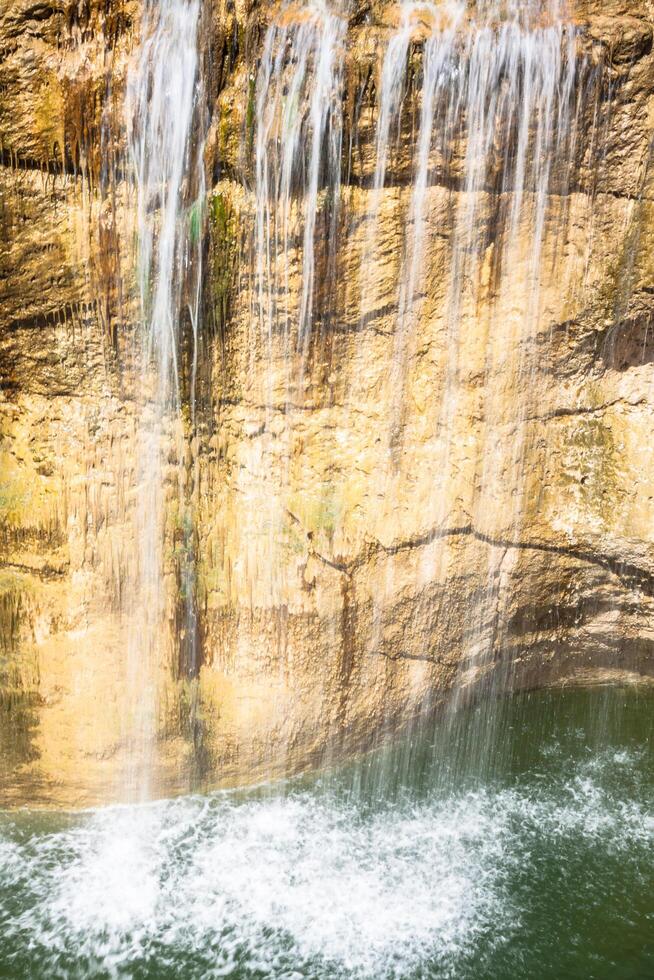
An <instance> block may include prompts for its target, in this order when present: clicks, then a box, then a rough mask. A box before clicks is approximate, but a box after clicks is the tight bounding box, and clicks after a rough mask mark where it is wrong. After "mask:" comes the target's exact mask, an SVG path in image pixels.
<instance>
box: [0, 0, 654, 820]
mask: <svg viewBox="0 0 654 980" xmlns="http://www.w3.org/2000/svg"><path fill="white" fill-rule="evenodd" d="M203 16H204V21H203V25H202V32H201V34H202V40H203V45H204V48H203V58H204V62H203V63H204V69H203V70H204V71H205V73H206V77H205V82H206V85H205V88H206V92H207V100H208V109H207V113H208V116H207V118H208V132H207V140H206V172H207V178H208V187H209V192H208V199H207V201H206V207H205V209H204V213H205V220H204V234H205V237H206V249H205V262H206V265H205V275H204V315H203V325H202V331H201V334H202V343H201V349H200V351H199V358H198V371H197V378H196V379H195V385H194V386H192V384H191V369H190V364H191V355H190V347H189V344H188V343H186V342H185V344H184V349H183V350H182V352H181V362H182V364H183V366H184V370H183V372H182V373H183V378H182V385H181V387H182V409H181V412H180V414H179V417H177V418H173V419H171V420H170V425H169V430H170V431H169V436H170V439H169V442H170V448H169V451H168V454H167V464H166V468H165V473H164V476H165V485H166V501H167V506H166V512H165V514H163V515H162V521H161V524H162V526H161V534H162V536H163V537H164V539H165V542H166V544H165V548H164V553H165V554H164V567H163V569H162V575H163V580H164V582H165V587H166V591H167V597H168V598H167V618H166V623H165V624H164V626H165V628H163V629H162V644H161V657H160V664H159V669H158V671H157V674H156V676H154V677H153V678H152V683H153V684H154V685H155V686H156V689H157V690H158V692H159V698H158V705H159V718H158V736H157V753H156V778H155V779H154V782H153V786H152V791H153V792H168V791H171V790H173V789H180V788H184V787H186V786H188V785H208V784H216V783H231V782H235V781H249V780H254V779H258V778H261V777H262V776H264V775H268V774H273V775H275V774H279V773H281V772H283V771H294V770H297V769H298V768H301V767H302V766H304V765H307V764H320V763H323V762H325V761H329V760H331V759H332V758H333V757H334V755H335V754H336V753H339V752H343V751H351V750H353V749H354V748H359V747H365V746H367V745H369V744H370V743H371V741H372V740H373V739H374V738H375V737H376V736H377V735H378V734H379V733H380V732H382V731H384V730H385V729H387V728H395V727H398V726H400V725H402V724H403V723H405V722H406V721H407V720H408V719H410V718H412V717H414V716H416V715H418V714H421V713H422V714H425V713H428V712H429V711H430V710H431V709H433V708H436V707H437V706H438V705H439V704H442V703H444V702H445V701H447V700H448V698H450V697H451V692H452V690H456V691H457V692H466V693H471V692H472V693H475V692H477V693H478V692H480V691H481V692H486V694H489V693H490V692H491V690H495V691H497V690H502V689H504V688H505V687H509V686H512V685H515V686H524V685H530V686H531V685H541V684H549V683H561V682H567V681H572V680H575V679H581V680H589V679H592V678H593V677H602V678H609V677H615V676H621V677H625V676H629V677H646V676H648V675H650V674H651V673H652V666H653V660H652V657H651V650H652V644H653V643H654V545H653V541H652V533H653V528H654V457H653V456H652V453H651V451H650V446H651V438H652V437H651V432H652V420H653V412H654V405H653V398H654V394H653V387H652V381H653V371H654V330H653V328H652V324H651V318H652V311H653V302H652V297H653V296H654V211H653V209H654V195H653V191H652V189H653V186H654V185H653V183H652V181H653V179H654V175H653V173H652V166H651V138H652V130H653V126H654V114H653V113H654V55H653V54H652V25H653V23H654V15H653V12H652V10H651V9H650V6H649V4H638V3H635V2H634V3H632V2H628V3H623V4H619V3H611V4H608V5H607V4H605V3H603V4H594V3H587V4H583V3H580V4H578V5H577V7H576V8H575V9H574V10H573V11H572V13H571V18H572V19H573V20H574V22H575V23H576V24H577V25H578V28H579V36H578V40H577V42H576V44H577V56H578V58H579V59H580V60H581V59H583V60H584V64H585V65H586V66H587V69H586V70H587V75H586V87H585V90H584V98H583V100H582V101H581V102H580V109H579V113H580V115H579V122H578V138H577V143H576V145H575V148H574V153H573V154H572V166H571V171H570V173H569V175H568V183H567V187H566V192H565V193H560V192H557V193H552V194H551V196H550V198H549V199H548V201H547V206H546V208H545V211H544V214H545V225H544V229H543V245H542V254H540V256H539V269H540V273H539V275H540V281H541V287H540V290H539V293H538V315H536V316H534V315H531V314H530V307H529V304H530V302H532V299H533V294H532V293H531V292H530V290H529V289H527V288H526V286H525V284H526V283H527V282H529V275H528V269H527V266H528V262H529V257H530V254H531V252H530V249H531V245H530V242H531V241H532V239H533V234H534V232H533V228H530V227H529V225H528V223H526V224H523V225H521V226H519V227H518V228H517V230H516V243H515V247H514V249H513V252H512V265H511V267H510V268H508V269H507V268H501V262H500V261H499V258H498V257H499V255H500V253H501V250H502V248H503V247H504V245H503V236H506V227H505V225H503V224H502V222H503V220H504V219H503V217H502V215H504V214H505V213H506V212H507V211H508V210H510V201H511V195H512V193H513V190H512V188H510V187H509V188H502V187H501V186H499V185H498V184H497V183H494V182H493V181H491V180H489V182H488V186H487V187H486V188H485V190H484V192H483V194H481V195H480V197H479V201H478V205H477V207H478V211H477V220H478V229H479V238H478V239H475V241H476V247H477V248H478V249H479V256H480V261H479V263H478V268H477V270H476V274H475V275H476V278H475V281H474V282H472V283H471V284H470V286H469V288H468V289H467V292H466V293H465V295H464V298H463V300H462V305H461V308H460V314H459V315H458V316H457V318H456V336H453V333H452V324H451V323H450V321H449V320H448V314H447V309H448V302H449V300H448V297H449V296H450V295H451V288H452V284H451V272H452V269H453V235H454V222H455V218H456V215H457V213H460V212H461V208H462V207H463V206H464V205H465V195H466V193H468V192H467V190H466V186H465V181H464V180H463V174H464V171H463V166H464V161H463V156H462V155H459V156H458V157H457V155H456V153H455V154H453V159H452V162H451V165H450V166H449V168H448V170H447V179H445V178H444V177H443V176H442V175H441V177H439V176H438V169H437V168H436V176H435V177H434V178H433V179H432V180H431V181H430V183H429V186H428V188H427V190H426V197H425V205H424V207H425V214H426V215H427V216H428V219H427V226H428V228H429V229H430V230H429V233H428V235H427V238H426V242H425V249H424V257H423V260H422V263H423V275H422V280H421V281H423V282H424V287H423V292H422V294H421V301H420V312H419V320H418V323H417V324H415V325H414V327H413V329H412V331H411V332H410V334H408V335H407V336H408V340H407V343H406V345H405V346H404V347H402V348H401V350H400V349H399V348H398V329H397V306H398V288H399V287H398V284H399V283H400V281H401V279H402V275H403V272H402V269H403V262H404V258H403V256H404V255H405V250H406V242H407V240H408V235H410V234H411V225H410V213H411V210H410V209H411V194H412V174H413V167H414V153H413V150H412V147H414V146H415V132H416V126H417V122H416V120H418V119H419V112H420V104H421V103H420V84H419V83H420V73H421V64H422V61H421V58H422V54H421V52H422V46H421V45H422V40H424V39H421V38H420V37H419V36H416V38H415V40H414V42H413V45H412V47H411V49H410V52H409V56H408V75H407V79H408V81H407V85H406V92H405V95H404V108H403V114H402V117H401V119H402V123H401V126H400V128H399V132H398V137H397V139H396V140H395V141H394V144H393V152H392V154H391V155H390V157H389V162H388V167H387V173H386V180H385V183H384V187H383V190H382V191H381V194H380V195H379V197H378V200H376V202H375V203H374V208H376V215H377V219H376V231H375V236H376V238H375V247H374V249H373V250H372V254H369V253H370V250H369V227H370V214H371V211H372V210H373V206H372V204H371V200H372V198H371V195H373V193H374V191H373V190H372V188H371V183H372V180H373V176H374V173H375V160H376V157H375V139H376V136H375V134H376V127H377V124H378V117H379V112H380V107H379V103H378V99H379V90H380V85H381V80H380V72H381V63H382V62H381V59H382V57H383V52H384V50H385V47H386V44H387V43H388V39H389V37H390V36H391V35H392V32H393V30H394V29H395V26H396V24H397V11H396V10H395V9H394V8H393V7H391V6H389V5H382V4H373V5H372V6H370V7H368V6H366V7H365V9H364V8H363V7H361V6H359V7H357V8H356V9H354V10H353V11H352V12H351V14H350V16H349V19H348V23H347V31H346V43H345V47H344V50H343V53H342V56H343V64H344V69H343V120H344V123H343V149H342V159H343V166H342V170H341V180H342V183H341V189H340V209H339V212H338V213H339V218H338V220H339V226H338V230H337V238H336V240H337V243H338V248H337V250H336V258H335V260H333V259H332V257H331V256H330V251H329V249H328V248H322V247H321V245H320V243H321V242H322V243H324V242H327V241H328V240H329V234H330V232H329V230H328V227H327V226H328V218H329V215H330V213H331V212H330V207H329V206H328V205H327V204H325V202H324V200H323V199H322V198H321V202H320V204H319V209H318V221H319V228H318V234H317V238H316V241H317V242H318V246H317V248H316V278H315V282H316V286H315V290H314V295H313V305H312V323H313V329H312V333H311V338H310V341H309V342H308V344H307V345H305V346H303V347H302V348H298V347H297V346H294V345H293V344H292V343H289V340H288V332H285V331H284V330H283V329H275V330H273V331H271V333H270V335H267V334H266V333H265V332H262V331H261V329H260V312H259V308H258V305H257V304H258V302H259V300H258V292H257V291H258V285H257V264H256V261H255V257H254V249H255V242H256V235H255V223H256V206H257V204H256V180H257V175H256V163H255V157H256V127H255V123H256V104H255V103H256V73H257V67H258V64H259V61H260V58H261V54H262V49H263V44H264V37H265V31H266V27H267V25H268V23H269V22H270V21H271V20H272V19H274V18H275V17H278V16H284V15H280V13H279V10H278V9H277V8H273V7H272V6H267V5H263V6H256V5H255V6H253V7H251V8H246V7H245V6H243V5H239V4H237V5H236V7H232V5H222V4H220V3H218V2H215V3H213V4H207V5H205V11H204V15H203ZM139 24H140V7H139V4H138V3H135V2H134V3H124V4H113V3H111V4H104V3H96V2H94V0H89V2H88V3H84V4H78V3H68V2H65V0H61V2H57V3H48V4H39V3H34V2H27V0H12V2H9V3H8V4H5V8H4V12H3V13H1V14H0V50H1V51H2V54H3V58H2V64H1V65H0V141H1V147H2V167H1V168H0V193H1V195H2V196H1V208H2V212H1V213H2V225H1V239H0V315H1V319H2V328H1V332H0V377H1V384H2V400H1V401H0V433H1V436H2V445H1V448H0V466H1V470H0V548H1V550H0V785H1V786H2V792H3V798H4V799H5V800H6V801H8V802H12V803H13V802H19V801H23V800H25V799H28V800H30V801H32V802H34V801H35V800H38V801H43V802H48V803H50V802H61V803H65V804H68V805H71V804H72V805H80V804H84V803H88V802H91V801H94V800H97V799H108V798H114V797H116V796H120V795H121V786H122V775H123V773H124V771H125V767H126V766H127V764H128V762H127V758H128V755H129V746H130V737H129V718H128V717H127V718H126V710H125V703H126V686H127V685H128V683H129V680H128V678H129V665H128V664H127V663H126V648H127V634H128V632H129V629H130V623H132V622H133V618H134V612H135V605H136V604H137V603H138V596H136V595H135V582H136V580H137V576H136V572H135V569H136V566H137V563H138V531H139V528H138V520H137V513H136V511H137V508H136V500H137V496H138V485H137V484H138V465H137V463H138V459H137V456H138V452H139V449H138V446H139V443H138V428H139V425H140V424H141V421H142V418H143V411H144V408H143V405H144V403H145V404H146V409H145V410H147V397H146V396H147V391H148V379H143V378H142V377H141V375H140V372H139V367H138V365H139V358H138V356H137V349H138V332H139V315H140V314H139V308H138V301H137V295H136V288H135V281H134V271H133V270H134V262H135V257H134V248H133V237H134V224H133V223H134V217H133V212H134V191H133V188H132V187H131V186H130V183H129V180H128V177H129V161H128V160H127V157H126V153H125V145H124V140H125V126H124V115H123V95H124V86H125V74H126V71H127V68H128V64H129V59H130V57H132V56H133V53H134V51H135V50H136V49H137V46H138V43H139V38H138V32H139ZM294 234H295V238H294V239H293V241H294V242H295V244H294V245H293V247H292V248H291V250H290V251H289V262H288V266H287V280H286V282H285V283H284V287H283V289H282V287H281V286H280V287H279V289H280V292H279V294H278V295H276V297H275V302H278V303H280V305H281V299H282V298H283V299H284V302H285V303H286V304H287V308H288V309H289V310H290V314H289V322H291V323H293V322H296V321H297V317H298V309H299V304H300V295H301V292H302V260H301V235H298V234H297V233H294ZM367 236H368V237H367ZM480 242H481V243H482V245H483V247H482V245H480V244H479V243H480ZM367 250H368V251H367ZM333 261H335V265H334V264H332V265H330V263H331V262H333ZM280 297H281V298H280ZM398 351H399V353H398ZM453 351H455V352H456V360H453ZM398 364H400V365H401V370H400V372H399V374H398ZM192 389H193V390H192ZM180 446H183V449H182V450H181V451H180V448H179V447H180ZM180 487H181V490H180ZM187 525H188V526H187ZM189 541H191V542H192V548H191V552H192V554H190V556H189V545H188V542H189ZM189 561H191V562H192V563H193V567H194V569H195V574H194V577H193V585H192V588H193V592H194V596H193V607H194V609H195V610H196V611H197V617H198V625H197V636H198V638H199V645H200V656H199V661H198V663H197V664H195V665H194V667H193V669H192V670H191V669H190V667H189V662H188V659H187V657H186V655H185V653H184V649H185V642H186V641H185V630H186V629H187V626H186V624H185V622H184V618H183V615H182V612H181V611H180V610H181V609H182V606H183V603H182V600H181V598H180V596H181V594H182V593H183V592H184V589H186V588H187V587H188V586H187V585H185V584H184V581H183V579H184V576H183V574H182V572H183V569H184V568H185V567H186V564H187V563H188V562H189ZM184 598H185V600H186V599H187V598H188V597H186V596H185V597H184Z"/></svg>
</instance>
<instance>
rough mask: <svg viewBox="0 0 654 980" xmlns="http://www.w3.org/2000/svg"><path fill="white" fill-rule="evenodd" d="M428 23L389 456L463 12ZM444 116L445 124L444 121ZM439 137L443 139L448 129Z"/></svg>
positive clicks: (456, 9)
mask: <svg viewBox="0 0 654 980" xmlns="http://www.w3.org/2000/svg"><path fill="white" fill-rule="evenodd" d="M427 9H429V10H430V11H431V12H432V16H433V18H434V30H433V32H432V34H431V35H430V36H429V37H428V39H427V41H426V42H425V49H424V60H423V85H422V106H421V110H420V126H419V130H418V158H417V163H416V167H415V176H414V181H413V191H412V194H411V205H410V210H409V221H408V225H407V227H408V228H409V229H411V231H412V235H411V236H410V237H409V238H408V241H407V243H406V246H405V247H406V255H405V260H404V267H403V270H402V276H401V281H400V293H399V302H398V312H397V323H396V328H395V336H394V350H393V360H392V367H391V378H392V381H391V388H390V390H391V392H395V393H397V398H396V401H395V403H394V405H393V409H392V412H391V425H390V429H389V435H390V445H389V454H390V455H392V454H393V452H394V449H395V447H396V445H397V442H398V439H399V437H400V431H399V430H400V426H401V419H402V415H403V411H404V397H403V389H404V386H405V381H406V368H407V363H408V361H409V357H410V349H409V348H410V347H411V346H412V345H411V340H412V336H415V329H416V325H417V321H418V317H419V315H420V308H421V305H422V304H421V295H420V290H419V288H418V287H419V286H420V285H421V278H422V273H423V259H424V252H425V239H426V235H427V215H426V214H425V198H426V196H427V189H428V185H429V172H430V157H431V150H432V136H433V131H434V122H435V118H436V114H437V107H438V101H439V97H442V98H443V99H444V101H445V102H446V104H448V105H449V99H450V94H449V93H450V90H451V89H452V88H453V87H454V86H455V82H456V76H457V70H456V43H457V33H458V28H459V25H460V23H461V20H462V17H463V12H464V11H463V7H461V6H454V5H449V6H447V7H446V8H445V11H446V16H447V21H446V26H445V28H443V29H441V28H440V25H439V21H438V17H439V11H438V10H437V8H435V7H434V8H431V7H428V8H427ZM449 116H450V114H449V112H447V113H446V119H447V120H448V123H449V122H450V118H449ZM445 132H447V133H448V134H449V132H450V129H449V126H448V127H446V129H445Z"/></svg>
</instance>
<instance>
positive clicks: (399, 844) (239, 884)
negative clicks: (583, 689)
mask: <svg viewBox="0 0 654 980" xmlns="http://www.w3.org/2000/svg"><path fill="white" fill-rule="evenodd" d="M618 700H619V699H618ZM601 703H602V696H601V695H600V694H599V693H598V692H595V693H594V694H593V695H591V696H587V695H580V694H576V695H573V696H570V695H568V696H565V697H564V696H561V695H559V697H558V699H557V698H553V699H549V700H547V703H543V701H542V697H538V698H535V699H533V700H532V701H529V700H527V701H526V702H524V703H523V704H522V705H521V706H520V705H519V704H518V703H516V702H512V703H511V705H510V706H508V715H507V719H506V720H507V724H508V727H507V731H513V732H514V735H513V738H512V739H511V742H510V746H511V748H512V751H513V753H514V755H515V758H514V759H513V762H510V761H509V758H510V754H505V756H504V761H503V763H501V764H500V765H499V767H498V771H497V772H496V773H495V776H494V778H490V779H489V778H488V774H486V776H485V777H484V779H483V781H482V783H481V784H480V783H479V781H478V778H477V777H476V776H475V775H474V774H472V773H468V776H467V778H465V775H464V773H459V785H458V788H457V789H450V790H449V791H447V792H442V791H439V790H438V789H437V788H436V787H437V782H438V780H437V778H436V779H435V778H434V777H437V774H438V771H439V768H440V767H441V766H443V765H447V764H448V756H447V754H445V755H443V753H442V751H441V752H440V754H439V753H438V752H437V753H436V757H435V758H434V757H433V752H434V747H433V746H432V747H429V746H425V747H424V752H425V756H424V758H425V759H431V763H430V766H428V770H427V773H426V776H425V773H424V772H423V773H422V776H421V771H422V767H423V765H424V760H423V762H421V761H420V755H419V753H418V754H416V755H414V766H413V768H412V770H411V773H410V774H405V778H406V779H408V781H407V782H406V783H405V784H404V785H403V786H402V787H401V788H399V792H397V793H396V795H395V796H394V797H387V798H386V799H385V800H382V799H380V798H379V797H378V796H377V795H376V793H375V792H372V793H367V794H366V793H363V794H362V793H360V792H359V793H357V794H356V795H355V796H353V795H352V794H351V792H350V790H349V787H350V786H351V785H353V784H352V783H350V776H349V775H348V773H347V772H346V773H343V774H342V776H340V777H339V778H338V779H337V780H336V781H332V782H331V784H328V785H327V786H324V785H323V786H321V785H320V784H317V785H314V786H307V787H304V788H303V787H301V786H295V787H294V786H293V784H289V785H287V786H286V787H283V786H279V787H277V788H276V789H275V790H273V789H272V788H271V789H269V790H268V791H262V792H260V793H258V794H253V795H251V796H250V797H239V796H238V795H233V794H222V795H213V796H209V797H187V798H186V799H179V800H176V801H167V802H161V803H158V804H148V805H147V806H138V807H135V806H130V807H123V808H111V809H107V810H104V811H98V812H95V813H88V814H83V815H79V816H77V817H74V818H73V817H59V818H55V817H53V816H51V815H50V816H48V815H44V816H41V817H39V816H37V815H33V816H31V817H29V818H26V817H24V816H20V815H17V816H15V817H8V816H2V815H0V871H1V873H0V928H1V929H2V935H3V943H2V946H1V947H0V973H2V975H7V971H9V975H16V976H18V975H30V976H32V977H35V978H39V977H45V976H84V975H86V976H88V975H91V974H92V975H93V976H97V977H121V976H140V977H151V978H155V977H156V978H163V977H166V978H167V977H174V976H179V975H184V976H198V977H199V976H202V977H220V976H228V977H232V978H241V980H245V978H248V980H254V978H260V980H261V978H275V980H280V978H287V980H290V978H291V977H293V978H301V977H303V978H305V980H309V978H311V980H327V978H332V980H336V978H339V980H345V978H349V980H352V978H357V980H373V978H374V980H408V978H414V980H415V978H427V977H434V976H438V977H441V976H442V977H456V978H457V980H466V978H470V980H473V978H478V977H480V976H493V977H496V978H498V980H500V978H512V977H516V976H527V975H532V974H533V975H538V976H540V977H543V978H544V980H545V978H547V980H554V978H557V980H558V978H559V977H561V976H586V975H588V972H589V963H591V962H592V964H593V966H592V972H593V975H595V976H598V977H609V976H615V972H611V971H615V970H616V956H617V955H618V950H621V951H622V953H621V954H620V955H623V956H624V958H623V959H621V960H620V961H619V962H620V963H623V964H624V966H625V970H628V969H629V968H632V972H633V975H640V976H645V975H648V973H649V969H648V967H651V964H652V954H651V946H650V947H649V950H648V947H647V942H646V941H644V940H645V937H646V936H647V933H648V929H649V926H648V918H649V912H650V904H649V898H650V897H651V893H649V892H648V886H649V882H650V881H651V878H652V875H653V874H654V865H653V862H652V843H653V837H654V821H653V819H652V802H653V800H654V797H653V796H652V791H653V787H652V781H651V779H652V774H651V767H650V765H649V763H650V761H651V760H650V753H649V750H647V749H643V747H642V746H643V745H646V739H645V740H644V741H643V739H642V736H643V734H644V733H645V732H646V731H649V730H650V729H651V698H644V699H643V701H642V703H641V704H640V706H638V704H639V703H638V699H637V698H633V697H632V698H629V699H627V701H626V702H624V703H623V704H622V706H621V710H622V709H626V710H625V715H624V717H623V725H624V727H623V728H621V725H620V724H619V723H618V724H617V726H616V728H615V729H609V730H607V731H604V732H603V738H602V745H603V747H602V748H601V749H598V748H597V746H596V745H594V744H593V739H592V737H591V735H590V729H591V728H592V725H590V724H589V720H590V719H591V718H593V717H594V718H595V719H597V708H598V706H599V705H600V704H601ZM543 707H544V708H545V714H544V715H539V708H543ZM604 708H606V704H604ZM618 717H620V716H619V715H618ZM544 719H546V720H545V721H544ZM634 725H636V726H637V727H636V728H635V729H634V728H632V726H634ZM415 749H416V746H414V750H415ZM451 762H452V760H451V759H449V763H451ZM374 768H375V767H374V764H372V765H365V764H364V765H363V766H362V770H363V772H364V773H365V772H367V773H368V775H370V774H371V773H372V772H373V771H374ZM339 783H340V785H339ZM589 895H590V896H592V898H591V899H589ZM618 936H619V937H620V942H618V944H617V945H616V938H617V937H618ZM627 937H628V938H627ZM21 971H22V972H21ZM625 975H627V974H626V973H625Z"/></svg>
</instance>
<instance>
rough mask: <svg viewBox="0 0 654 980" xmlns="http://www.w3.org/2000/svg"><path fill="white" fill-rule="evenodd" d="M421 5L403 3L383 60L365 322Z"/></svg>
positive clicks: (364, 279) (365, 255) (365, 258)
mask: <svg viewBox="0 0 654 980" xmlns="http://www.w3.org/2000/svg"><path fill="white" fill-rule="evenodd" d="M423 9H424V4H417V3H406V4H403V5H402V15H401V19H400V26H399V29H398V31H397V33H395V34H393V36H392V37H391V39H390V40H389V42H388V45H387V47H386V52H385V54H384V60H383V63H382V72H381V85H380V92H379V118H378V122H377V133H376V137H375V174H374V178H373V184H372V192H371V195H370V198H369V204H368V208H367V214H366V236H365V242H364V246H363V251H362V255H361V263H360V268H361V270H362V275H361V296H360V307H359V309H360V321H361V324H363V323H364V322H365V319H366V316H367V313H368V310H369V308H370V299H371V291H372V288H373V287H374V285H375V284H374V280H373V282H371V281H370V277H369V276H368V275H367V271H368V269H369V268H371V266H372V263H374V260H375V252H376V247H377V225H378V221H379V208H380V205H381V200H382V192H383V189H384V184H385V181H386V168H387V165H388V152H389V141H390V132H391V126H392V124H393V123H395V122H396V121H397V120H398V117H399V111H400V105H401V100H402V94H403V91H404V82H405V76H406V65H407V56H408V52H409V45H410V44H411V40H412V38H413V35H414V33H415V30H416V15H417V14H418V12H419V11H421V10H423Z"/></svg>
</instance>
